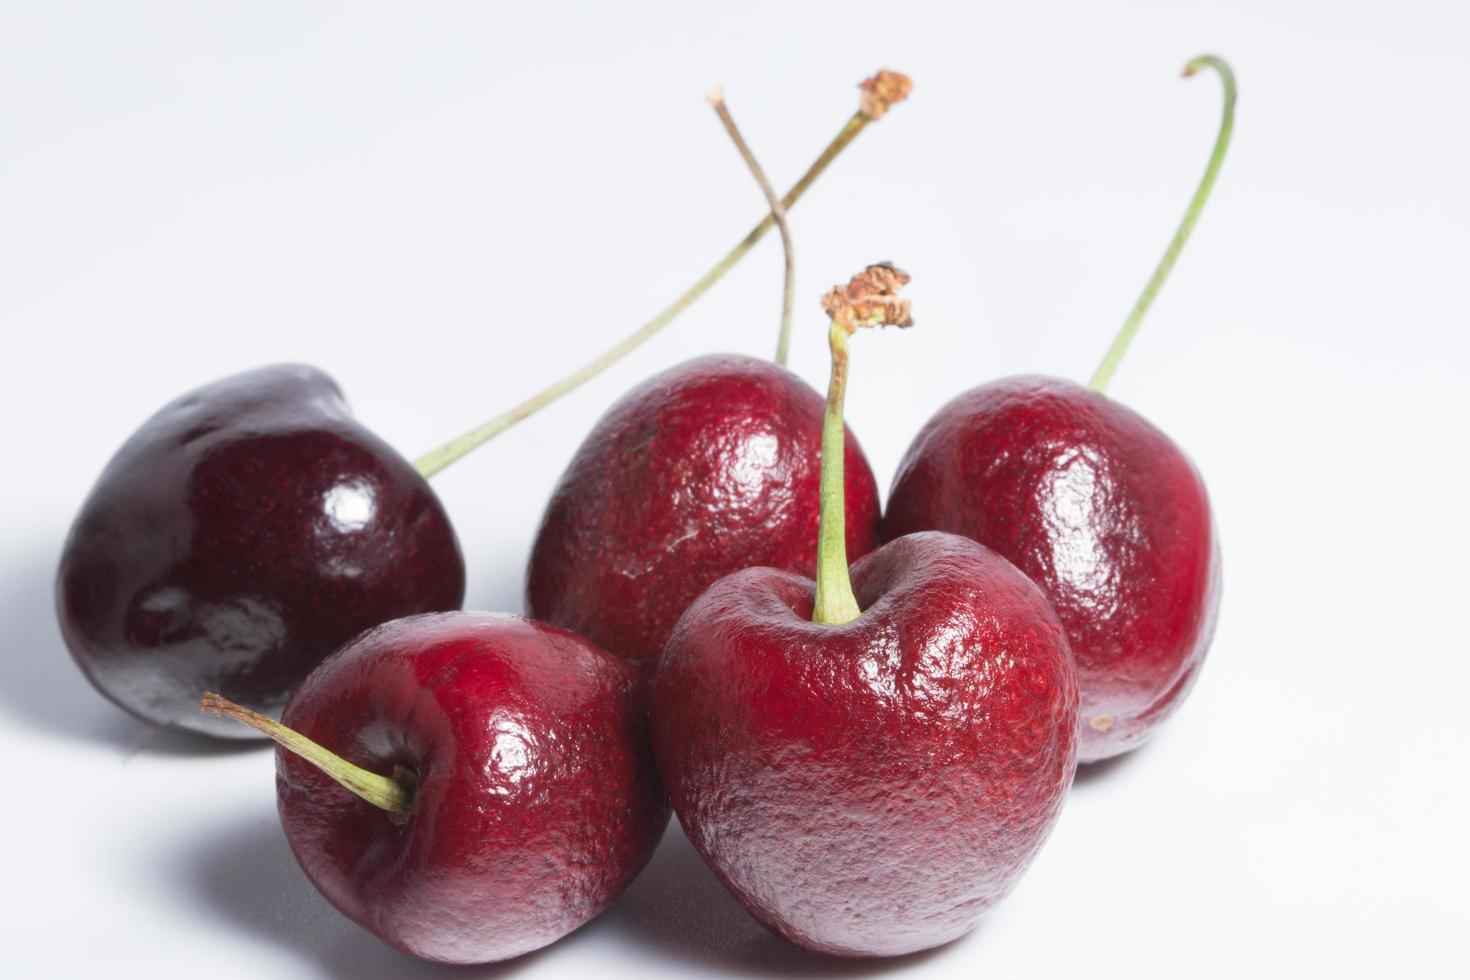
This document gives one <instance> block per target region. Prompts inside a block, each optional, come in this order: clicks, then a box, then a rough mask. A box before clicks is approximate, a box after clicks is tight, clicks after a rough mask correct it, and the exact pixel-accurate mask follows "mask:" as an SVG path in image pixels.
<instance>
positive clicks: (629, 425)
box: [526, 354, 881, 664]
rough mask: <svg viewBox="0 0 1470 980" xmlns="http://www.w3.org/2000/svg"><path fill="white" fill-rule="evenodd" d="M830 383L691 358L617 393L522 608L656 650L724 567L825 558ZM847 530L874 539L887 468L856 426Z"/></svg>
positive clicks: (552, 520)
mask: <svg viewBox="0 0 1470 980" xmlns="http://www.w3.org/2000/svg"><path fill="white" fill-rule="evenodd" d="M821 420H822V396H821V395H818V394H817V393H816V392H815V391H814V390H812V388H811V387H810V386H809V385H808V384H807V383H806V382H804V381H802V380H801V379H800V378H798V377H797V376H796V375H794V374H792V373H791V372H789V371H787V370H785V369H784V368H781V367H778V366H777V365H774V364H772V363H770V362H769V361H763V360H759V359H757V358H753V357H743V356H737V355H734V354H724V355H712V356H708V357H701V358H696V359H695V360H692V361H688V362H686V363H684V364H681V365H678V366H676V367H673V368H670V369H669V370H667V371H664V372H662V373H661V374H656V375H654V376H653V377H652V378H649V379H648V380H647V381H645V382H644V383H643V384H641V385H639V386H638V387H637V388H634V389H633V390H632V391H630V392H629V393H628V394H627V395H625V396H623V398H622V399H621V400H620V401H618V402H617V403H616V404H615V405H613V407H612V408H610V409H608V411H607V414H605V415H604V416H603V417H602V419H601V420H600V421H599V422H598V423H597V425H596V427H594V428H593V430H592V432H591V433H590V434H589V435H588V436H587V438H586V439H585V440H584V441H583V442H582V445H581V446H580V447H579V448H578V449H577V453H576V455H575V456H573V457H572V462H571V464H570V465H569V466H568V467H567V469H566V471H565V472H564V473H563V474H562V477H561V480H560V481H559V482H558V483H557V485H556V489H555V490H554V491H553V492H552V495H551V500H550V501H549V502H548V503H547V505H546V513H545V515H544V516H543V517H542V519H541V527H540V529H539V530H538V532H537V534H536V540H535V543H534V544H533V545H532V548H531V560H530V564H529V567H528V568H527V571H526V611H527V613H528V614H529V615H531V616H533V617H535V618H536V619H540V620H545V621H546V622H549V623H556V624H557V625H559V626H565V627H566V628H567V629H570V630H574V631H575V632H577V633H580V634H582V635H583V636H585V637H587V638H589V639H591V640H592V641H594V642H595V643H598V644H600V645H602V646H604V647H606V648H607V649H609V650H612V651H613V652H614V653H618V654H621V655H623V656H626V657H630V658H633V659H636V660H640V661H643V662H644V663H647V664H652V663H654V662H655V661H657V659H658V655H659V652H660V651H661V650H662V649H663V645H664V642H665V640H667V639H668V636H669V633H670V631H671V630H673V628H674V623H675V622H676V621H677V620H678V619H679V616H680V614H682V613H683V612H684V610H685V609H686V608H687V607H688V605H689V603H691V602H692V601H694V598H695V597H696V596H697V595H699V593H701V592H703V591H704V590H705V588H706V587H708V586H709V585H710V584H712V583H713V582H714V581H715V580H717V579H719V578H722V577H723V576H725V575H728V574H730V573H731V572H735V571H738V570H740V569H742V568H749V567H752V566H757V565H765V566H771V567H775V568H785V569H789V570H791V571H796V572H801V573H802V574H806V575H810V574H811V573H812V571H813V569H815V567H816V558H817V549H816V545H815V541H816V530H817V521H818V516H819V513H818V511H819V508H818V502H817V484H818V479H819V473H818V469H819V467H818V462H817V460H818V457H819V452H818V449H819V446H820V440H821V425H822V422H821ZM846 458H847V467H846V472H847V487H846V493H847V501H848V515H849V520H848V525H847V527H848V532H847V543H848V547H849V548H850V549H851V551H852V553H853V554H855V555H861V554H865V553H866V552H867V551H869V550H870V549H871V548H872V547H873V545H874V544H875V543H876V539H877V528H878V519H879V516H880V514H881V510H880V506H879V502H878V484H877V481H876V480H875V479H874V477H873V471H872V469H871V468H870V467H869V466H868V461H867V458H866V457H865V456H864V455H863V451H862V449H861V448H860V447H859V446H858V444H857V440H856V439H854V438H853V437H852V435H851V433H848V435H847V440H846Z"/></svg>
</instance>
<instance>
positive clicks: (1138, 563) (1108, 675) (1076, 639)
mask: <svg viewBox="0 0 1470 980" xmlns="http://www.w3.org/2000/svg"><path fill="white" fill-rule="evenodd" d="M919 530H940V531H949V532H952V533H954V534H963V535H965V536H967V537H970V538H973V539H975V540H976V541H979V542H980V543H981V544H983V545H986V546H987V547H989V548H992V549H994V550H995V551H996V552H998V553H999V554H1001V555H1003V556H1005V557H1006V558H1007V559H1009V560H1010V561H1011V562H1013V563H1014V564H1015V565H1016V566H1017V567H1018V568H1020V569H1021V570H1022V571H1023V572H1025V573H1026V574H1027V575H1029V576H1031V578H1032V580H1033V581H1035V582H1036V583H1037V584H1038V585H1039V586H1041V588H1042V590H1043V591H1044V592H1045V593H1046V594H1047V596H1048V597H1049V598H1050V600H1051V603H1052V606H1053V607H1054V608H1055V609H1056V611H1057V614H1058V615H1059V616H1060V617H1061V619H1062V622H1063V623H1064V624H1065V625H1066V627H1067V636H1068V639H1069V640H1070V641H1071V646H1072V654H1073V656H1074V657H1075V658H1076V661H1077V676H1078V680H1079V683H1080V684H1081V688H1082V720H1083V723H1084V725H1083V729H1082V749H1081V758H1082V761H1084V762H1093V761H1096V760H1099V759H1105V758H1108V757H1109V756H1113V755H1117V754H1119V753H1121V752H1125V751H1127V750H1128V749H1131V748H1134V747H1136V746H1138V745H1139V744H1141V743H1142V742H1143V741H1144V740H1145V739H1147V738H1148V737H1149V736H1150V735H1151V734H1153V732H1154V730H1155V729H1156V728H1157V726H1158V725H1159V724H1160V723H1162V722H1163V720H1164V719H1165V718H1167V717H1168V716H1169V715H1170V713H1172V712H1173V711H1174V709H1175V708H1177V707H1178V706H1179V703H1180V701H1182V700H1183V698H1184V696H1185V695H1186V694H1187V693H1188V692H1189V688H1190V685H1191V684H1193V682H1194V679H1195V677H1196V675H1197V673H1198V671H1199V667H1200V664H1201V662H1202V661H1203V659H1204V656H1205V651H1206V650H1207V649H1208V648H1209V644H1210V637H1211V633H1212V631H1213V627H1214V623H1215V615H1216V612H1217V610H1218V608H1219V601H1220V559H1219V549H1218V548H1217V546H1216V543H1215V527H1214V519H1213V517H1212V516H1211V513H1210V504H1209V498H1208V496H1207V495H1206V493H1205V486H1204V483H1203V481H1202V480H1201V479H1200V476H1199V473H1198V472H1197V471H1196V470H1195V468H1194V466H1193V465H1192V464H1191V463H1190V461H1189V459H1188V458H1187V457H1186V456H1185V455H1184V453H1183V452H1182V451H1181V450H1180V449H1179V447H1178V446H1176V445H1175V444H1174V443H1173V441H1172V440H1170V439H1169V437H1168V436H1166V435H1164V434H1163V433H1162V432H1160V431H1159V430H1158V429H1156V428H1155V427H1154V426H1152V425H1150V424H1149V423H1148V422H1147V421H1146V420H1145V419H1143V418H1142V417H1141V416H1139V415H1138V414H1137V413H1135V412H1133V411H1131V410H1130V409H1128V408H1126V407H1125V406H1123V405H1120V404H1119V403H1118V402H1116V401H1113V400H1112V399H1109V398H1107V397H1105V396H1103V395H1100V394H1097V393H1096V392H1094V391H1091V390H1089V389H1087V388H1084V387H1083V386H1081V385H1078V384H1074V383H1072V382H1069V381H1062V380H1058V379H1055V378H1009V379H1006V380H1004V381H996V382H992V383H990V384H987V385H981V386H980V387H978V388H975V389H973V390H971V391H968V392H966V393H965V394H963V395H960V396H959V397H958V398H956V399H955V400H954V401H952V402H950V403H949V404H948V405H946V406H945V407H944V408H941V409H940V410H939V412H938V413H937V414H935V416H934V417H933V418H932V419H930V420H929V422H928V423H927V424H926V425H925V426H924V428H923V429H922V430H920V432H919V434H918V436H917V437H916V438H915V439H914V442H913V444H912V445H911V446H910V447H909V449H908V452H907V453H906V454H905V455H904V458H903V462H902V463H900V465H899V468H898V473H897V475H896V476H895V478H894V481H893V489H892V492H891V493H890V494H889V497H888V512H887V515H886V516H885V518H884V524H883V533H884V535H885V536H886V537H888V538H897V537H899V536H900V535H905V534H910V533H912V532H914V531H919Z"/></svg>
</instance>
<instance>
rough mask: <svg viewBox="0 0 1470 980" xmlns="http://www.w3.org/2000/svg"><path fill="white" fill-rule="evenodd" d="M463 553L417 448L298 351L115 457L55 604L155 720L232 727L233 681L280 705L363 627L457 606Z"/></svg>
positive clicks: (176, 416)
mask: <svg viewBox="0 0 1470 980" xmlns="http://www.w3.org/2000/svg"><path fill="white" fill-rule="evenodd" d="M464 578H465V570H464V559H463V558H462V557H461V555H460V550H459V543H458V542H457V541H456V540H455V536H454V531H453V529H452V528H451V527H450V524H449V518H448V517H447V516H446V515H445V513H444V508H443V507H442V506H441V505H440V503H439V500H438V498H437V497H436V496H435V495H434V492H433V490H431V489H430V488H429V484H428V483H427V482H426V481H425V480H424V479H423V478H422V477H421V476H419V474H418V473H416V472H415V471H414V468H413V465H412V464H411V463H409V462H408V461H407V460H405V459H404V458H403V457H402V456H400V455H398V454H397V453H396V452H394V451H393V449H392V448H391V447H389V446H388V445H387V444H386V443H384V442H383V441H382V440H381V439H379V438H377V437H376V436H374V435H373V434H372V433H371V432H369V431H368V430H367V429H366V428H364V427H363V426H362V425H361V424H359V423H358V422H357V421H355V420H354V419H353V418H352V416H351V414H350V413H349V412H348V410H347V406H346V403H345V402H344V401H343V400H342V393H341V391H340V390H339V389H338V387H337V385H336V384H335V383H334V382H333V381H332V380H331V379H330V378H328V377H327V376H326V375H325V374H323V373H321V372H320V371H318V370H316V369H314V368H310V367H304V366H299V365H282V366H276V367H268V368H261V369H259V370H255V371H247V372H245V373H243V374H237V375H234V376H232V377H229V378H225V379H223V380H221V381H216V382H215V383H213V384H210V385H206V386H205V387H203V388H200V389H198V390H196V391H192V392H190V393H188V394H186V395H184V396H183V397H181V398H179V399H176V400H175V401H173V402H171V403H169V404H168V405H166V406H165V407H164V408H163V409H162V410H160V411H159V412H158V413H157V414H156V415H154V416H153V417H152V418H151V419H149V420H148V421H147V422H145V423H144V424H143V427H142V428H140V429H139V430H138V431H137V432H136V433H134V434H133V436H132V437H131V438H129V439H128V441H127V442H126V443H124V444H123V446H122V448H121V449H120V450H118V452H117V455H116V456H114V457H113V459H112V461H111V462H110V463H108V465H107V469H106V470H104V471H103V473H102V476H101V478H100V479H99V480H98V481H97V485H96V487H94V488H93V490H92V493H91V495H90V496H89V497H88V498H87V501H86V503H85V504H84V505H83V506H82V510H81V513H80V514H79V515H78V516H77V519H76V522H75V523H74V524H73V525H72V529H71V534H70V535H69V536H68V538H67V541H66V547H65V549H64V550H63V552H62V556H61V569H60V572H59V573H58V576H57V606H58V614H59V617H60V619H61V627H62V632H63V634H64V636H65V637H66V642H67V645H68V646H69V647H70V648H71V651H72V655H73V656H74V657H75V658H76V661H77V663H78V664H79V665H80V666H81V668H82V670H83V672H85V673H86V675H87V677H88V679H89V680H91V682H92V683H93V684H94V685H95V686H96V687H97V689H98V690H99V691H101V692H102V693H103V694H104V695H106V696H107V697H108V698H110V699H112V700H113V701H115V702H116V703H117V704H119V705H121V706H122V707H123V708H126V709H127V710H129V711H131V712H132V713H133V714H135V715H138V716H139V717H141V718H144V719H147V720H149V721H154V722H158V723H159V724H163V725H172V726H176V727H181V728H187V729H192V730H194V731H198V732H204V733H207V734H210V735H218V736H221V737H239V732H241V731H244V730H243V729H240V727H239V726H238V725H233V724H227V723H222V722H219V721H217V720H215V719H212V718H209V717H207V716H203V715H201V714H200V712H199V711H198V709H197V705H198V703H199V694H200V692H201V691H205V690H222V691H225V692H226V693H228V694H229V696H230V697H232V698H235V699H237V700H240V701H243V702H245V703H248V704H250V705H252V706H254V707H256V708H259V709H260V710H263V711H272V712H275V711H279V709H280V706H281V705H282V704H283V703H284V702H285V699H286V695H287V694H288V693H290V690H291V688H293V687H294V686H295V685H296V684H297V683H298V682H299V681H300V680H301V679H302V678H303V677H305V676H306V674H307V672H308V671H310V670H311V668H312V667H314V666H316V665H317V664H318V663H320V662H321V660H322V658H323V657H325V656H326V655H327V654H328V653H331V652H332V651H333V650H335V649H336V648H337V647H339V646H341V645H342V644H343V643H345V642H347V641H348V640H350V639H351V638H352V637H353V636H355V635H357V634H358V633H360V632H361V631H363V630H364V629H367V628H368V627H370V626H375V625H377V624H378V623H381V622H384V621H386V620H389V619H396V618H397V617H399V616H405V615H408V614H410V613H416V612H428V611H435V610H446V609H456V608H458V607H459V604H460V602H461V601H462V600H463V598H464Z"/></svg>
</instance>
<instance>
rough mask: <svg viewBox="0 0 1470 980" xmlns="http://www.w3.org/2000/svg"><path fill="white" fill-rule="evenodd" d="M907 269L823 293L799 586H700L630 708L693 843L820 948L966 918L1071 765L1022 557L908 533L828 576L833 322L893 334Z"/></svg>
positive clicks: (758, 906) (930, 941)
mask: <svg viewBox="0 0 1470 980" xmlns="http://www.w3.org/2000/svg"><path fill="white" fill-rule="evenodd" d="M907 281H908V277H907V276H906V275H905V274H904V273H902V272H900V271H899V270H897V269H894V268H892V267H891V266H886V265H880V266H870V267H869V268H868V269H866V270H864V272H863V273H861V274H859V275H858V276H857V277H854V279H853V280H852V282H850V283H849V284H848V285H847V286H846V287H841V288H838V289H834V290H833V291H832V292H831V293H829V294H828V296H827V297H826V298H825V303H824V306H825V308H826V310H827V312H828V313H829V315H830V316H831V317H832V323H831V327H830V330H829V341H830V344H831V348H832V373H831V380H830V385H829V389H828V398H827V405H826V409H825V418H824V423H823V440H822V450H823V451H822V453H821V518H820V526H819V531H818V537H819V544H818V548H819V557H818V561H817V573H816V580H815V581H813V580H812V579H811V578H808V577H806V576H803V575H800V574H796V573H793V572H791V571H787V570H783V569H778V568H748V569H745V570H743V571H739V572H736V573H734V574H732V575H729V576H726V577H725V578H722V579H720V580H719V581H718V582H716V583H715V584H714V585H712V586H711V587H710V588H709V589H707V590H706V591H705V592H704V593H702V594H701V595H700V596H699V597H698V598H697V599H696V600H695V601H694V603H693V604H692V605H691V606H690V607H689V608H688V609H687V610H686V611H685V612H684V614H683V616H682V617H681V618H680V619H679V621H678V624H677V625H676V626H675V628H674V631H673V634H672V636H671V637H670V638H669V641H668V644H667V646H666V647H665V649H664V653H663V657H662V659H661V660H660V661H659V664H658V668H657V671H656V673H655V675H654V682H653V693H652V698H651V707H650V717H651V722H652V730H653V740H654V753H655V756H656V758H657V761H658V766H659V772H660V774H661V775H662V777H663V779H664V782H665V785H666V787H667V789H668V793H669V798H670V800H671V802H672V804H673V807H674V810H675V812H676V813H677V814H678V816H679V820H680V822H681V823H682V824H683V827H684V830H685V833H686V834H687V835H688V837H689V839H690V841H691V842H692V843H693V844H694V846H695V848H696V850H698V851H699V853H700V855H701V856H702V857H703V858H704V860H705V861H706V862H707V863H708V864H709V866H710V868H711V869H712V870H713V871H714V873H715V874H716V876H718V877H719V879H720V880H721V881H722V882H723V883H724V884H725V886H726V887H727V888H729V889H730V891H731V892H732V893H733V894H734V895H735V897H736V898H737V899H738V900H739V901H740V903H741V904H742V905H744V906H745V908H746V909H747V910H748V911H749V912H750V913H751V914H752V915H753V916H754V917H755V918H756V919H758V920H759V921H760V922H762V923H763V924H765V925H766V926H768V927H769V928H771V929H772V930H774V931H775V932H777V933H778V934H780V935H781V936H783V937H785V938H786V939H788V940H790V941H791V942H793V943H795V944H797V945H799V946H802V947H804V948H806V949H810V950H813V951H815V952H819V953H825V954H829V955H836V956H895V955H901V954H904V953H910V952H915V951H917V950H921V949H927V948H930V947H933V946H938V945H941V944H943V943H947V942H950V941H951V940H953V939H955V938H957V937H959V936H961V935H964V934H965V933H967V932H969V931H970V930H971V929H973V928H974V927H975V924H976V923H977V922H978V920H979V919H980V917H981V916H982V915H983V914H984V913H985V911H986V910H988V909H989V908H990V907H992V906H993V905H994V904H995V903H996V902H998V901H1000V900H1001V899H1002V898H1003V897H1004V896H1005V895H1006V894H1007V893H1008V892H1009V891H1010V890H1011V888H1012V887H1013V886H1014V885H1015V883H1016V882H1017V881H1018V880H1019V878H1020V876H1021V874H1022V873H1023V872H1024V871H1025V869H1026V867H1027V866H1028V865H1029V864H1030V862H1031V860H1032V858H1033V857H1034V856H1035V855H1036V853H1037V851H1038V850H1039V849H1040V847H1041V846H1042V844H1043V843H1044V842H1045V840H1046V838H1047V836H1048V834H1049V833H1050V831H1051V828H1052V826H1053V825H1054V823H1055V821H1056V818H1057V815H1058V814H1059V812H1060V809H1061V804H1062V800H1063V798H1064V797H1065V795H1066V792H1067V789H1068V787H1069V786H1070V785H1071V782H1072V776H1073V773H1074V772H1075V770H1076V763H1077V755H1076V753H1077V683H1076V676H1075V673H1074V671H1073V666H1072V658H1071V654H1070V652H1069V650H1068V648H1067V641H1066V636H1065V633H1064V631H1063V628H1062V624H1061V623H1060V621H1059V620H1058V619H1057V617H1056V614H1055V613H1054V612H1053V611H1052V609H1051V607H1050V605H1049V604H1048V603H1047V601H1046V598H1045V597H1044V596H1043V595H1042V593H1041V591H1040V590H1039V589H1038V588H1037V587H1036V585H1035V584H1033V583H1032V582H1031V581H1030V580H1029V579H1028V578H1027V577H1026V576H1025V575H1023V574H1022V573H1021V572H1020V571H1019V570H1017V569H1016V568H1015V567H1014V566H1013V565H1011V564H1010V563H1009V562H1007V561H1006V560H1005V559H1003V558H1001V557H1000V556H998V555H996V554H995V553H994V552H992V551H990V550H989V549H987V548H985V547H983V546H982V545H980V544H977V543H975V542H974V541H971V540H969V539H967V538H963V537H959V536H956V535H951V534H944V533H939V532H928V533H922V534H914V535H908V536H905V537H901V538H899V539H897V540H895V541H892V542H890V543H888V544H886V545H884V546H883V547H881V548H879V549H878V550H877V551H874V552H872V553H871V554H869V555H867V556H866V557H864V558H862V559H861V560H859V561H858V562H857V563H856V564H855V565H853V566H852V568H851V572H850V573H849V569H848V563H847V553H846V534H845V533H844V528H843V524H844V519H845V510H846V507H845V501H844V493H843V491H844V484H845V480H844V472H843V470H844V466H845V460H844V454H843V453H842V452H840V451H838V449H839V447H840V446H841V445H842V440H843V438H844V430H843V424H842V412H843V402H844V395H845V390H846V384H847V378H848V336H849V334H850V333H852V332H854V331H855V330H857V329H859V328H863V327H873V326H879V325H884V324H888V325H898V326H908V325H909V324H910V322H911V320H910V318H909V315H908V302H907V300H904V299H902V298H901V297H900V296H899V295H898V289H899V287H900V286H902V285H903V284H904V283H906V282H907ZM939 759H942V760H944V762H943V764H942V765H936V763H935V760H939Z"/></svg>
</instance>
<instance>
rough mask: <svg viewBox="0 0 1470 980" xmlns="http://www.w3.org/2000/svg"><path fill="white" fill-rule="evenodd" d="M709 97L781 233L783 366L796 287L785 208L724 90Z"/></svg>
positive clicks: (779, 351)
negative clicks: (726, 98) (784, 265)
mask: <svg viewBox="0 0 1470 980" xmlns="http://www.w3.org/2000/svg"><path fill="white" fill-rule="evenodd" d="M708 98H709V104H710V105H711V106H713V107H714V110H715V114H716V115H718V116H719V117H720V122H722V123H724V124H725V132H727V133H729V134H730V140H731V142H733V143H734V144H735V149H737V150H739V151H740V156H741V158H742V159H743V160H744V161H745V165H746V166H747V167H749V168H750V175H751V176H752V177H754V178H755V182H756V184H757V185H758V186H759V187H760V189H761V193H762V194H764V195H765V197H766V203H767V204H769V205H770V206H771V220H772V221H774V222H776V229H777V230H778V231H780V232H781V251H782V252H783V253H785V257H786V280H785V283H784V285H783V286H782V289H781V333H780V335H779V337H778V338H777V340H776V363H777V364H779V365H781V366H782V367H785V366H786V361H787V359H788V357H789V356H790V353H791V302H792V294H793V292H794V291H795V289H796V266H795V250H794V249H793V248H792V245H791V228H790V227H789V226H788V225H787V224H786V209H785V208H784V207H782V206H781V199H780V198H778V197H777V196H776V190H775V188H773V187H772V186H771V182H770V181H769V180H767V179H766V172H765V171H764V170H762V169H761V165H760V162H759V161H758V160H756V158H755V154H754V153H752V152H751V149H750V144H749V143H746V142H745V137H744V136H741V135H740V127H739V126H736V125H735V117H734V116H732V115H730V107H729V106H727V105H725V93H724V90H722V89H718V88H717V89H715V90H714V91H713V92H711V93H710V94H709V96H708Z"/></svg>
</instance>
